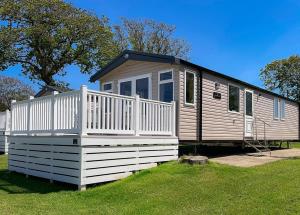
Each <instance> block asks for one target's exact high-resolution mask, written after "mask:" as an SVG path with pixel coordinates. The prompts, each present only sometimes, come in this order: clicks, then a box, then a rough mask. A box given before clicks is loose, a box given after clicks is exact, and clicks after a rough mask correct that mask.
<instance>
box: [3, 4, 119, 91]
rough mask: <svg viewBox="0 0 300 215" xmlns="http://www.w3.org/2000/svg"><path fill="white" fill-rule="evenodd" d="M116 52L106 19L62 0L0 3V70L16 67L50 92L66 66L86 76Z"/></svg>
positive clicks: (64, 73)
mask: <svg viewBox="0 0 300 215" xmlns="http://www.w3.org/2000/svg"><path fill="white" fill-rule="evenodd" d="M116 51H117V50H116V48H115V44H114V42H113V33H112V31H111V28H110V27H109V24H108V19H107V18H106V17H101V18H98V17H97V16H96V15H94V14H91V13H90V12H88V11H86V10H83V9H78V8H75V7H73V6H72V5H71V4H69V3H66V2H63V1H62V0H1V1H0V70H5V69H7V68H8V67H10V66H14V65H16V64H20V65H21V66H22V72H23V74H25V75H26V76H28V77H29V78H30V79H31V80H33V81H38V82H39V81H42V82H44V83H45V84H47V85H52V86H53V85H58V84H60V83H59V81H57V80H56V79H55V78H57V77H59V76H64V75H66V71H65V67H66V66H68V65H71V64H72V65H77V66H78V67H79V68H80V70H81V72H82V73H88V74H89V73H91V72H92V70H98V69H99V68H101V66H103V65H104V64H106V63H107V62H108V61H110V60H111V58H112V57H113V56H115V55H116Z"/></svg>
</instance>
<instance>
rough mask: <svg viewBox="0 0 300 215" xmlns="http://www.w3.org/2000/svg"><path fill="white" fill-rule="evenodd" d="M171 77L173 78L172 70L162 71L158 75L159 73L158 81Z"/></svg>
mask: <svg viewBox="0 0 300 215" xmlns="http://www.w3.org/2000/svg"><path fill="white" fill-rule="evenodd" d="M172 79H173V74H172V71H170V72H163V73H160V75H159V80H160V81H166V80H172Z"/></svg>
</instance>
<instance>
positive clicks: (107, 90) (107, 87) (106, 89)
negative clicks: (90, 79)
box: [103, 82, 113, 93]
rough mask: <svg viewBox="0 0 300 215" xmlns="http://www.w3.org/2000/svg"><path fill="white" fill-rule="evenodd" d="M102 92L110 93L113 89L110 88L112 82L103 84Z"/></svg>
mask: <svg viewBox="0 0 300 215" xmlns="http://www.w3.org/2000/svg"><path fill="white" fill-rule="evenodd" d="M103 91H104V92H107V93H112V92H113V88H112V82H107V83H104V84H103Z"/></svg>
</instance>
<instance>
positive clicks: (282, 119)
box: [280, 99, 286, 121]
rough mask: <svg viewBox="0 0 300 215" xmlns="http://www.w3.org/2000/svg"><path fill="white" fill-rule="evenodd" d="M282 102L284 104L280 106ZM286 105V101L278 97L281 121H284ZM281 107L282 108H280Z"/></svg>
mask: <svg viewBox="0 0 300 215" xmlns="http://www.w3.org/2000/svg"><path fill="white" fill-rule="evenodd" d="M283 104H284V106H282V105H283ZM285 107H286V102H285V100H284V99H280V120H281V121H284V120H285V117H286V111H285V109H286V108H285ZM282 108H283V109H282ZM282 111H283V112H284V117H283V116H282V115H283V114H282V113H283V112H282Z"/></svg>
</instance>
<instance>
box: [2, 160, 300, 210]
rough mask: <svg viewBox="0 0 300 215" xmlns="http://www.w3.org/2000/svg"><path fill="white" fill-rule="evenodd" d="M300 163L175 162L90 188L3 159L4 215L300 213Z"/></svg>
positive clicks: (293, 161)
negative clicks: (11, 168)
mask: <svg viewBox="0 0 300 215" xmlns="http://www.w3.org/2000/svg"><path fill="white" fill-rule="evenodd" d="M299 167H300V159H293V160H284V161H279V162H275V163H271V164H267V165H263V166H259V167H255V168H237V167H230V166H225V165H218V164H215V163H210V164H208V165H206V166H189V165H186V164H177V163H176V162H171V163H167V164H163V165H161V166H159V167H158V168H154V169H151V170H146V171H142V172H140V173H138V174H136V175H134V176H132V177H129V178H127V179H124V180H122V181H119V182H115V183H108V184H106V185H102V186H96V187H94V188H89V189H88V190H87V191H85V192H78V191H74V187H73V188H72V187H70V186H66V185H57V184H54V185H53V184H49V183H48V181H46V180H42V179H38V178H34V177H29V179H26V178H25V177H24V176H23V175H20V174H16V173H9V172H8V171H7V157H6V156H3V155H1V156H0V214H299V213H300V204H299V202H300V171H299Z"/></svg>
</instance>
